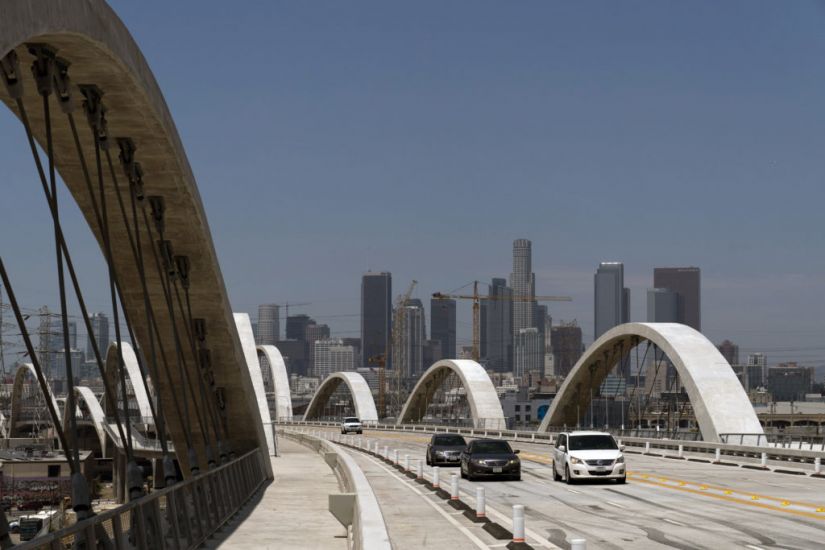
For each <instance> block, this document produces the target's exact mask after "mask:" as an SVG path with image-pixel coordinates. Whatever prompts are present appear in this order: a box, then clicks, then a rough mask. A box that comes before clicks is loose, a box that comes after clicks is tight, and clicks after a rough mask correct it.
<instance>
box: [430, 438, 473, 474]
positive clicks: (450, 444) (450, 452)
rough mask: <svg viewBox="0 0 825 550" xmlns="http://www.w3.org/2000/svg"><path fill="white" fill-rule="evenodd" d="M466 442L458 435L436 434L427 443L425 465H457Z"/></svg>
mask: <svg viewBox="0 0 825 550" xmlns="http://www.w3.org/2000/svg"><path fill="white" fill-rule="evenodd" d="M466 447H467V442H466V441H465V440H464V438H463V437H461V436H460V435H455V434H436V435H434V436H432V437H431V438H430V442H429V443H428V444H427V466H439V465H451V466H458V463H459V461H460V460H461V452H462V451H463V450H464V449H465V448H466Z"/></svg>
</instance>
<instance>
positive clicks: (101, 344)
mask: <svg viewBox="0 0 825 550" xmlns="http://www.w3.org/2000/svg"><path fill="white" fill-rule="evenodd" d="M89 321H91V325H92V334H90V335H89V338H88V339H87V341H86V359H87V360H88V361H94V360H95V352H94V349H93V348H92V342H91V338H93V337H94V339H95V342H97V348H98V350H100V356H101V358H102V359H103V360H104V361H105V360H106V350H108V349H109V343H110V342H111V340H110V339H109V318H108V317H106V314H105V313H95V314H94V315H92V318H91V319H89ZM62 347H63V346H61V348H62Z"/></svg>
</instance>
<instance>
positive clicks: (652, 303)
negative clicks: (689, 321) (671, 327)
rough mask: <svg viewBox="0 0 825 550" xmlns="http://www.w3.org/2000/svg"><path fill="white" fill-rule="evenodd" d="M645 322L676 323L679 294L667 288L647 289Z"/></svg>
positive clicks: (677, 319)
mask: <svg viewBox="0 0 825 550" xmlns="http://www.w3.org/2000/svg"><path fill="white" fill-rule="evenodd" d="M647 322H648V323H678V322H679V295H678V294H676V293H675V292H674V291H672V290H670V289H669V288H649V289H647Z"/></svg>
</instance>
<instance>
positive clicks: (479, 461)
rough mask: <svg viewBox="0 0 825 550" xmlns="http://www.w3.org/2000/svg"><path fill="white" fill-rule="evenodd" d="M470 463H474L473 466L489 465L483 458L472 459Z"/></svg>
mask: <svg viewBox="0 0 825 550" xmlns="http://www.w3.org/2000/svg"><path fill="white" fill-rule="evenodd" d="M470 462H472V463H473V464H481V465H484V464H487V461H486V460H484V459H483V458H471V459H470Z"/></svg>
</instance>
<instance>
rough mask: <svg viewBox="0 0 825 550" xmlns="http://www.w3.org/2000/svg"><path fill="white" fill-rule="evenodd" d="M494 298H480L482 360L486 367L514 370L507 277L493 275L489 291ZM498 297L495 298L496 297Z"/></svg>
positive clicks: (511, 316) (511, 307)
mask: <svg viewBox="0 0 825 550" xmlns="http://www.w3.org/2000/svg"><path fill="white" fill-rule="evenodd" d="M488 294H489V296H491V297H494V298H493V299H490V300H482V303H481V307H482V311H483V312H484V315H483V317H482V323H481V334H480V337H481V349H482V350H483V354H482V356H481V357H482V359H485V360H486V364H487V368H488V369H490V370H494V371H496V372H511V371H512V370H513V328H512V327H513V302H512V301H511V300H510V298H512V296H513V289H511V288H510V287H509V286H507V280H506V279H499V278H494V279H493V281H492V284H491V285H490V289H489V292H488ZM495 298H498V299H495Z"/></svg>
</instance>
